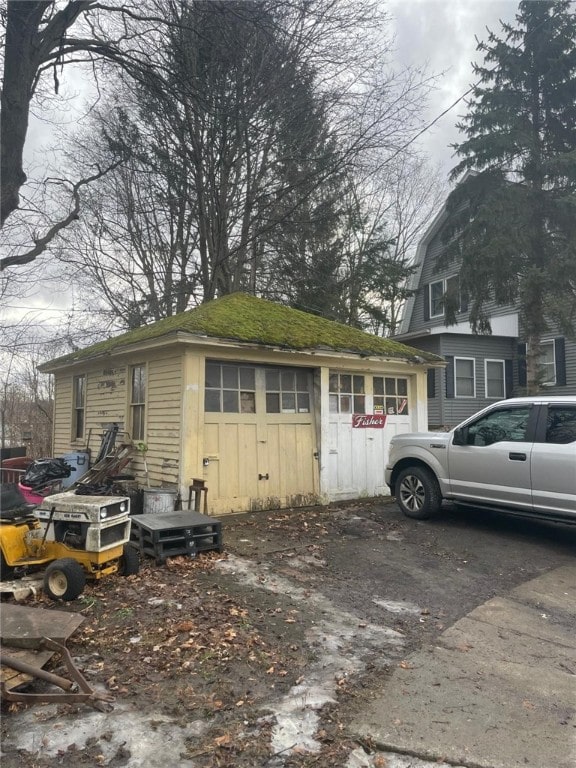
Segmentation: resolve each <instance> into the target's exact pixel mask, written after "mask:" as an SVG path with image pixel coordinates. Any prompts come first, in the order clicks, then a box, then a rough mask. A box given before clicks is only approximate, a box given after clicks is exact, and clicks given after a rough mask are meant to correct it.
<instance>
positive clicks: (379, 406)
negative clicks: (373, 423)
mask: <svg viewBox="0 0 576 768" xmlns="http://www.w3.org/2000/svg"><path fill="white" fill-rule="evenodd" d="M373 386H374V412H380V413H387V414H388V415H390V416H397V415H399V414H401V415H403V416H405V415H406V414H407V413H408V379H404V378H395V377H392V376H374V383H373Z"/></svg>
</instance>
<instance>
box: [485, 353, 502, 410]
mask: <svg viewBox="0 0 576 768" xmlns="http://www.w3.org/2000/svg"><path fill="white" fill-rule="evenodd" d="M484 377H485V381H486V397H487V398H491V399H494V400H502V399H503V398H504V397H505V396H506V383H505V382H506V379H505V370H504V360H485V361H484Z"/></svg>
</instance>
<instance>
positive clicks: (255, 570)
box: [2, 500, 576, 768]
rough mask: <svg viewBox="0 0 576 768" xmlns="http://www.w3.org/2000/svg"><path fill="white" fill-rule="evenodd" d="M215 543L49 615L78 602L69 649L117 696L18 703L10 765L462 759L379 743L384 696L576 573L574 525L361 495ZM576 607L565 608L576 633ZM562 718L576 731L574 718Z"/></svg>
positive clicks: (229, 522) (287, 513)
mask: <svg viewBox="0 0 576 768" xmlns="http://www.w3.org/2000/svg"><path fill="white" fill-rule="evenodd" d="M223 533H224V546H225V553H224V557H219V556H213V557H199V558H197V559H196V560H195V561H189V560H188V559H184V558H176V559H174V562H173V563H170V562H169V563H168V565H166V566H163V567H157V566H155V565H154V564H153V563H152V562H151V561H146V562H145V563H144V567H143V569H142V571H141V574H140V575H139V576H138V577H129V579H125V580H120V579H110V580H109V581H104V582H101V584H99V585H96V586H94V587H90V588H89V591H88V592H87V594H86V595H85V596H84V599H83V600H82V601H77V603H71V604H69V605H66V606H57V607H58V608H60V609H63V608H64V609H65V610H70V611H79V609H80V610H81V615H83V616H84V617H85V619H86V627H85V629H84V631H82V632H81V633H80V634H79V636H78V638H75V639H73V642H72V639H71V641H70V643H69V645H70V646H71V649H72V651H73V653H74V654H75V655H76V657H77V658H78V659H79V660H80V663H81V664H83V666H84V668H85V669H87V670H88V673H89V674H91V675H92V676H93V680H94V683H95V684H99V685H102V686H103V687H106V688H107V689H108V690H112V691H114V692H116V694H117V703H116V706H115V709H114V712H112V713H110V714H106V713H100V712H98V713H96V712H92V711H89V710H88V711H87V710H86V709H85V708H78V707H76V708H72V709H70V708H68V710H67V709H66V708H64V709H63V708H59V709H55V708H54V707H53V706H52V707H51V705H44V706H41V707H40V706H38V705H36V706H33V707H30V708H29V709H23V708H16V709H15V710H14V709H13V711H12V712H9V713H8V714H7V715H6V716H5V717H4V718H3V723H2V728H3V745H4V746H3V749H4V754H3V765H4V766H6V768H12V766H14V768H15V766H16V765H18V766H20V767H21V768H25V767H26V766H33V765H34V766H38V767H39V768H41V767H42V766H44V765H46V766H47V765H53V764H55V763H54V760H55V759H58V760H59V762H58V764H59V765H63V766H70V768H71V767H72V766H73V765H74V766H76V765H83V764H84V765H94V764H100V765H105V766H114V767H116V766H128V768H135V767H136V766H143V768H154V766H156V765H158V766H164V765H166V764H167V763H170V762H171V763H172V764H175V765H182V766H216V765H218V766H223V765H227V766H228V765H229V766H239V767H240V766H252V765H255V766H268V765H271V766H274V765H278V766H284V765H286V766H307V765H314V766H317V767H323V766H325V767H326V768H327V767H328V766H334V765H339V766H340V765H341V766H348V767H349V768H356V767H357V766H374V768H378V766H386V767H387V768H404V766H406V767H407V766H413V767H414V768H416V766H424V765H436V766H437V765H439V764H442V758H443V757H444V758H446V759H449V761H450V763H451V764H452V765H454V764H455V760H456V759H457V756H458V755H459V754H462V756H463V757H464V758H466V755H467V754H468V753H466V751H462V752H461V753H457V752H455V753H450V752H449V751H445V752H442V751H439V750H443V749H445V745H444V744H442V743H441V744H436V743H435V744H434V745H432V743H431V744H430V745H427V744H425V743H422V738H419V739H418V740H417V741H416V742H415V743H414V748H412V747H411V742H410V740H409V738H408V737H407V736H406V734H404V740H401V739H399V740H398V741H397V742H393V740H387V738H386V737H385V735H383V731H382V729H380V731H379V728H378V722H379V718H380V715H379V714H378V712H379V710H378V709H377V708H376V709H374V707H373V705H374V703H375V702H377V701H380V702H381V701H382V700H384V701H385V699H386V692H387V690H392V689H391V688H390V686H391V685H394V690H395V691H396V693H397V694H398V695H399V696H400V697H402V695H403V693H402V690H403V689H402V682H400V686H398V684H397V680H396V677H395V676H397V675H398V674H400V671H406V672H408V673H409V672H410V670H413V669H414V667H415V663H414V658H415V654H419V653H423V654H426V653H429V652H430V651H431V649H434V648H435V647H436V646H437V645H438V644H442V642H443V641H442V638H443V637H444V636H445V634H446V633H447V632H449V631H453V632H460V631H461V625H459V624H458V622H459V621H461V620H464V619H465V617H466V616H467V615H468V614H470V613H471V612H473V611H474V610H475V609H479V608H481V607H482V606H485V605H488V606H490V605H492V604H493V602H491V601H494V600H507V599H509V598H510V595H511V594H512V593H513V592H514V590H518V589H521V588H522V586H523V585H525V584H526V583H527V582H532V581H533V580H535V579H539V578H541V577H545V576H546V575H547V574H550V573H552V572H555V571H557V570H558V569H562V568H564V569H566V570H565V571H563V572H562V573H563V574H564V577H565V580H566V579H567V580H568V581H569V582H570V584H571V582H572V581H574V580H575V579H574V574H575V571H574V570H573V568H574V552H575V551H576V528H570V527H566V526H553V525H547V524H544V523H536V522H532V521H524V520H520V519H518V518H505V517H500V516H496V515H492V514H486V513H481V512H475V511H471V512H460V511H458V512H456V511H454V510H452V509H450V508H446V509H445V510H444V511H443V513H442V515H440V516H439V517H437V518H436V519H434V520H432V521H428V522H415V521H412V520H408V519H406V518H405V517H404V516H403V515H402V514H401V512H400V511H399V510H398V508H397V507H396V505H395V504H392V503H387V502H386V501H383V502H380V501H374V500H366V501H358V502H354V503H345V504H338V505H331V506H329V507H322V508H312V509H308V510H302V511H293V510H281V511H276V512H260V513H253V514H249V515H242V516H233V517H227V518H224V519H223ZM556 582H558V580H556ZM556 582H554V583H556ZM551 583H552V582H551ZM569 586H570V585H569ZM550 589H552V587H550ZM558 589H560V592H559V593H558V594H559V595H560V597H559V598H558V600H559V602H560V603H562V602H563V600H564V598H563V594H565V593H564V592H562V589H564V587H562V586H561V587H558ZM566 594H567V592H566ZM566 600H567V603H569V600H568V598H566ZM38 607H41V608H45V609H52V608H53V606H51V605H49V604H47V603H44V602H42V601H40V603H39V605H38ZM568 607H570V606H568ZM573 608H574V607H573V606H572V607H571V608H570V610H564V609H562V606H561V605H560V607H559V608H558V610H559V611H561V614H562V615H561V622H562V628H563V630H565V632H566V633H567V634H568V635H570V633H571V635H572V636H573V637H574V636H576V632H575V631H574V630H575V629H576V610H574V609H573ZM558 621H560V619H559V620H558ZM486 637H492V636H491V635H490V633H487V635H486ZM548 639H549V640H550V641H551V640H552V638H548ZM493 640H494V638H493ZM491 642H492V641H491ZM494 642H495V640H494ZM466 643H468V644H470V639H469V637H468V639H464V640H462V642H461V643H459V642H456V643H455V644H454V643H453V645H455V647H456V651H455V652H456V653H459V654H460V655H462V652H461V651H459V650H458V647H457V646H458V645H463V644H466ZM540 650H541V649H540ZM515 652H516V650H515V648H514V647H513V646H512V645H504V647H502V646H501V647H499V649H498V653H499V654H500V655H501V656H502V655H503V656H506V654H507V653H515ZM488 655H489V654H488ZM419 663H420V662H419ZM562 663H569V664H570V663H571V662H566V659H564V661H563V662H562ZM423 666H426V664H424V665H423ZM574 671H575V670H574V669H572V674H574ZM442 674H444V675H445V676H446V674H447V673H446V672H443V673H442ZM567 674H569V673H567ZM436 682H438V681H436ZM440 682H441V681H440ZM411 685H413V686H414V685H415V686H416V687H418V681H417V680H414V679H413V678H412V682H411ZM412 690H413V689H412ZM398 691H399V693H398ZM527 700H528V698H527ZM426 716H427V715H426V713H423V714H422V715H421V716H419V717H426ZM382 717H383V716H382ZM462 717H463V718H466V717H467V715H465V714H463V715H462ZM563 717H564V719H565V722H566V733H568V729H570V728H571V729H572V730H571V733H573V732H574V720H573V713H571V712H568V711H566V712H564V714H563ZM396 719H398V718H396ZM397 725H398V726H400V723H397ZM363 726H365V727H363ZM446 730H447V731H450V730H451V729H450V728H447V729H446ZM498 738H503V739H504V738H506V733H501V734H498ZM430 741H431V742H432V739H430ZM428 746H430V749H428ZM432 747H434V748H432ZM407 755H412V756H410V757H408V756H407ZM525 757H526V756H523V765H525V766H527V767H528V768H548V765H546V764H542V763H541V762H539V760H541V757H540V756H538V755H534V754H533V755H531V756H528V758H527V761H526V759H525ZM567 759H568V758H567ZM426 761H430V762H426ZM530 761H532V762H530ZM485 764H486V765H487V766H489V768H492V766H491V764H490V763H485ZM513 764H514V763H512V762H511V763H510V765H513ZM569 764H570V763H568V762H567V763H566V765H569ZM462 765H474V766H478V765H483V764H482V763H481V762H479V761H478V755H475V757H474V760H473V761H472V760H470V761H468V762H466V760H464V761H463V762H462ZM493 765H494V768H496V764H495V763H493ZM507 768H508V766H507Z"/></svg>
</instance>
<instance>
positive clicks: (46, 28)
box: [0, 0, 161, 270]
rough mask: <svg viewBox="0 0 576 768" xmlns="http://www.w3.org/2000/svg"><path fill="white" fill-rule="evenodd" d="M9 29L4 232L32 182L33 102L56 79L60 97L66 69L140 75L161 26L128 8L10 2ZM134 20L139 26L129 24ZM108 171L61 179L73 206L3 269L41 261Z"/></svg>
mask: <svg viewBox="0 0 576 768" xmlns="http://www.w3.org/2000/svg"><path fill="white" fill-rule="evenodd" d="M3 21H4V23H5V29H6V33H5V37H4V71H3V76H2V94H1V102H0V227H3V226H4V224H5V223H6V221H7V220H8V218H9V217H10V216H11V215H13V214H14V212H15V211H17V209H18V208H19V206H20V203H21V192H22V188H23V186H24V185H25V183H26V181H27V175H26V173H25V171H24V148H25V144H26V139H27V136H28V130H29V122H30V110H31V105H32V103H33V101H34V99H37V98H38V96H39V94H41V93H42V92H45V91H46V88H47V79H48V77H49V76H50V75H51V76H52V80H53V90H54V93H55V94H58V91H59V88H60V79H61V77H62V72H63V69H64V68H65V67H66V68H67V67H68V66H69V65H75V66H84V67H85V68H86V67H87V68H88V70H89V71H92V72H93V73H95V72H96V71H97V69H98V67H99V65H100V64H101V63H103V62H104V63H105V62H107V63H114V64H116V65H119V66H121V67H123V68H124V69H125V70H126V71H130V72H131V73H132V74H134V75H136V74H137V73H138V71H139V69H140V63H139V62H140V56H141V51H140V50H139V47H138V45H137V40H138V38H139V36H140V35H148V37H150V35H151V31H150V30H151V29H152V30H153V29H154V26H155V25H158V24H159V23H161V20H160V19H158V18H157V17H153V16H144V15H142V14H141V13H139V11H138V9H137V6H130V5H129V4H127V3H123V4H121V5H116V6H114V5H112V6H109V5H105V4H102V3H99V2H97V1H96V0H68V2H66V3H65V4H64V5H63V6H60V4H59V3H57V2H56V0H27V1H26V2H20V1H18V0H8V2H7V4H6V8H5V10H4V13H3ZM129 21H131V22H133V23H132V24H130V25H129V23H128V22H129ZM104 172H105V169H103V168H95V169H92V171H91V172H90V173H89V174H88V178H81V179H77V180H76V181H70V180H68V181H67V182H65V179H62V182H63V183H67V184H68V185H69V188H70V199H71V202H70V207H69V210H68V211H66V212H65V213H64V214H63V215H61V216H60V217H59V218H58V219H56V220H52V221H51V222H50V223H49V224H47V225H45V228H44V231H43V232H42V233H41V234H38V233H34V234H33V236H32V241H33V242H32V244H31V245H29V246H26V245H25V244H21V246H20V248H19V249H17V250H18V252H17V253H9V254H8V255H7V256H5V257H3V258H2V259H0V270H2V269H5V268H6V267H9V266H13V265H20V264H26V263H30V262H32V261H34V259H36V257H37V256H38V255H39V254H40V253H42V252H43V251H44V250H45V249H46V248H47V247H48V245H49V244H50V243H51V242H52V241H53V240H54V238H55V237H56V236H57V235H58V234H59V233H60V232H61V231H62V230H63V229H64V228H66V227H67V226H69V224H70V223H71V222H72V221H74V220H75V219H76V218H77V217H78V211H79V195H78V193H79V191H80V189H81V188H82V187H83V186H84V185H85V184H87V183H89V182H90V181H91V180H93V179H95V178H99V177H100V176H101V175H102V174H103V173H104Z"/></svg>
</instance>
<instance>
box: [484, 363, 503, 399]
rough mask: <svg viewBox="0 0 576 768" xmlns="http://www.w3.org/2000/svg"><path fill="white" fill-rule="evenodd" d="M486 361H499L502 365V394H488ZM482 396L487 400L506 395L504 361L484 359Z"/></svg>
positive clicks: (501, 397)
mask: <svg viewBox="0 0 576 768" xmlns="http://www.w3.org/2000/svg"><path fill="white" fill-rule="evenodd" d="M488 363H500V365H501V366H502V392H503V394H502V396H500V395H489V394H488ZM484 396H485V397H486V399H487V400H502V399H503V398H505V397H506V363H505V361H504V360H498V359H495V358H486V359H485V360H484Z"/></svg>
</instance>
